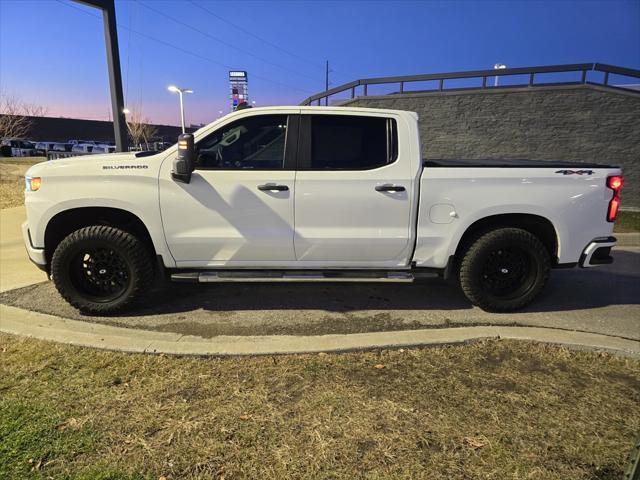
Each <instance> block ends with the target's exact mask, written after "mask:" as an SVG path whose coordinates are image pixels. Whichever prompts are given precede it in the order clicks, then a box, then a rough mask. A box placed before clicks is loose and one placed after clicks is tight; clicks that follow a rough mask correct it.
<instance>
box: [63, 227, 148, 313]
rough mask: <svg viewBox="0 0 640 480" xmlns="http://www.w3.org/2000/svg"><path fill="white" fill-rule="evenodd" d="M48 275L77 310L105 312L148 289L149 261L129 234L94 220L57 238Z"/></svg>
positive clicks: (127, 303) (120, 306)
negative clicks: (64, 236) (62, 238)
mask: <svg viewBox="0 0 640 480" xmlns="http://www.w3.org/2000/svg"><path fill="white" fill-rule="evenodd" d="M51 276H52V278H53V282H54V284H55V286H56V288H57V289H58V292H60V295H62V297H63V298H64V299H65V300H66V301H67V302H69V303H70V304H71V305H73V306H74V307H76V308H77V309H78V310H80V311H81V312H83V313H88V314H93V315H108V314H111V313H116V312H118V311H121V310H123V309H124V308H125V307H127V306H128V305H130V304H131V302H133V301H134V300H136V299H137V298H138V297H140V296H141V295H142V294H144V293H146V292H147V291H148V289H149V288H150V287H151V284H152V281H153V262H152V260H151V254H150V252H149V251H148V249H147V248H146V247H145V246H144V245H143V244H142V242H140V240H138V239H137V238H136V237H135V236H134V235H132V234H131V233H128V232H125V231H123V230H120V229H118V228H114V227H108V226H104V225H97V226H91V227H85V228H81V229H80V230H76V231H75V232H73V233H71V234H70V235H68V236H67V237H66V238H65V239H64V240H62V242H60V244H59V245H58V247H57V248H56V250H55V252H54V253H53V259H52V260H51Z"/></svg>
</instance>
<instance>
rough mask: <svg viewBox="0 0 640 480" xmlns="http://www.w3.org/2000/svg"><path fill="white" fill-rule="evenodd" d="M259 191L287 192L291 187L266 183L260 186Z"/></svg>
mask: <svg viewBox="0 0 640 480" xmlns="http://www.w3.org/2000/svg"><path fill="white" fill-rule="evenodd" d="M258 190H260V191H262V192H286V191H287V190H289V187H287V186H286V185H276V184H275V183H265V184H264V185H258Z"/></svg>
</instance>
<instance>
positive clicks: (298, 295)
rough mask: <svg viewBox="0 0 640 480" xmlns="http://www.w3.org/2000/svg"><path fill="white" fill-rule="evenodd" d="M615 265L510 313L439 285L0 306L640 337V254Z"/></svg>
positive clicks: (187, 288)
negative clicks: (121, 305) (104, 305)
mask: <svg viewBox="0 0 640 480" xmlns="http://www.w3.org/2000/svg"><path fill="white" fill-rule="evenodd" d="M614 257H615V263H614V264H613V265H608V266H604V267H599V268H593V269H570V270H556V271H554V272H553V274H552V277H551V281H550V283H549V285H548V287H547V289H546V291H545V292H544V294H543V295H542V296H541V297H540V298H539V299H538V300H537V301H536V302H535V303H534V304H533V305H531V306H530V307H528V308H527V309H525V310H524V311H522V312H518V313H513V314H489V313H486V312H483V311H482V310H480V309H478V308H475V307H473V306H472V305H471V304H469V302H468V301H467V300H466V298H465V297H464V296H463V294H462V293H461V292H460V290H459V289H458V288H457V287H455V286H450V285H447V284H445V283H443V282H442V281H441V280H439V279H437V278H433V279H427V280H422V281H420V282H419V283H415V284H408V285H404V284H300V283H295V284H281V283H279V284H255V283H251V284H238V283H233V284H217V285H185V284H168V285H165V286H162V287H159V288H157V289H156V290H155V291H154V292H152V294H150V295H149V297H148V298H147V299H146V300H145V302H144V304H142V305H141V306H139V307H137V308H136V309H134V310H132V311H130V312H128V313H127V314H126V315H122V316H116V317H88V316H83V315H81V314H79V313H78V312H77V311H76V310H75V309H73V308H72V307H70V306H69V305H67V304H66V303H65V302H64V301H63V300H62V299H61V298H60V297H59V295H58V293H57V292H56V290H55V288H54V287H53V285H52V284H51V282H44V283H38V284H35V285H30V286H27V287H23V288H19V289H14V290H10V291H7V292H4V293H2V294H0V303H4V304H8V305H12V306H17V307H21V308H25V309H29V310H35V311H37V312H42V313H48V314H53V315H57V316H61V317H64V318H71V319H78V320H85V321H91V322H100V323H106V324H111V325H118V326H123V327H131V328H141V329H148V330H155V331H165V332H175V333H180V334H185V335H197V336H201V337H205V338H210V337H214V336H217V335H324V334H341V333H361V332H380V331H391V330H408V329H422V328H438V327H451V326H459V325H465V326H468V325H522V326H537V327H551V328H559V329H568V330H578V331H585V332H592V333H601V334H606V335H614V336H619V337H623V338H628V339H634V340H638V339H640V248H626V249H617V250H616V251H615V252H614Z"/></svg>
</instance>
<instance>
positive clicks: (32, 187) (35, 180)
mask: <svg viewBox="0 0 640 480" xmlns="http://www.w3.org/2000/svg"><path fill="white" fill-rule="evenodd" d="M24 183H25V186H26V189H27V192H36V191H38V190H40V185H42V178H40V177H24Z"/></svg>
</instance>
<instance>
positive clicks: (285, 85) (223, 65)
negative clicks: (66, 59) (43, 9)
mask: <svg viewBox="0 0 640 480" xmlns="http://www.w3.org/2000/svg"><path fill="white" fill-rule="evenodd" d="M56 1H57V2H58V3H60V4H62V5H65V6H67V7H69V8H73V9H74V10H78V11H79V12H82V13H84V14H85V15H89V16H90V17H93V18H100V17H99V16H98V15H94V14H93V13H91V12H87V11H86V10H84V9H82V8H78V7H76V6H75V5H72V4H69V3H65V2H64V1H63V0H56ZM118 28H122V29H124V30H128V31H130V32H132V33H135V34H136V35H139V36H141V37H143V38H146V39H148V40H152V41H154V42H157V43H160V44H162V45H165V46H167V47H170V48H173V49H175V50H177V51H179V52H182V53H185V54H187V55H191V56H192V57H196V58H199V59H201V60H205V61H207V62H210V63H213V64H215V65H218V66H221V67H225V68H226V69H228V70H233V69H234V67H232V66H230V65H227V64H224V63H222V62H219V61H217V60H214V59H212V58H209V57H205V56H204V55H200V54H199V53H195V52H192V51H190V50H187V49H185V48H182V47H179V46H177V45H174V44H172V43H169V42H166V41H164V40H161V39H159V38H156V37H153V36H151V35H147V34H146V33H142V32H139V31H137V30H134V29H133V28H131V29H130V28H128V27H126V26H124V25H121V24H118ZM252 76H253V77H254V78H258V79H260V80H264V81H266V82H269V83H273V84H275V85H280V86H281V87H286V88H291V89H294V90H299V91H301V92H305V93H310V90H305V89H303V88H300V87H295V86H293V85H288V84H286V83H282V82H279V81H277V80H272V79H270V78H267V77H263V76H262V75H257V74H252Z"/></svg>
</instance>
